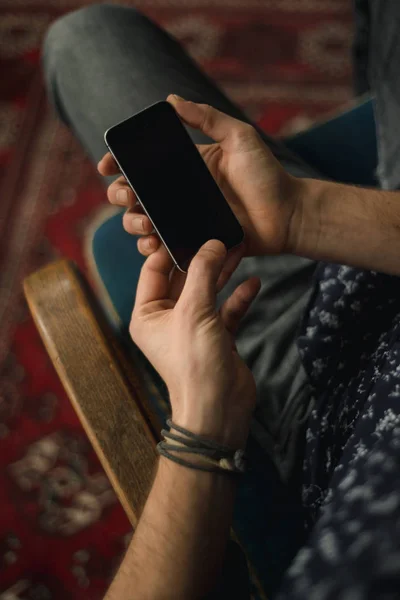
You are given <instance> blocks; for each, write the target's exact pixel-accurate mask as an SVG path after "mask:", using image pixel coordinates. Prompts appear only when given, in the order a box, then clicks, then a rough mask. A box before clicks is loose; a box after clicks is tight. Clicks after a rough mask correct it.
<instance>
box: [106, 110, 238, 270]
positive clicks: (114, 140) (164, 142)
mask: <svg viewBox="0 0 400 600" xmlns="http://www.w3.org/2000/svg"><path fill="white" fill-rule="evenodd" d="M105 139H106V143H107V145H108V147H109V148H110V150H111V152H112V153H113V155H114V157H115V159H116V160H117V162H118V164H119V167H120V169H121V170H122V172H123V173H124V175H125V177H126V179H127V180H128V183H129V184H130V185H131V186H132V188H133V189H134V191H135V193H136V194H137V196H138V198H139V200H140V202H141V204H142V205H143V207H144V209H145V211H146V212H147V214H148V216H149V217H150V219H151V221H152V222H153V225H154V227H155V229H156V230H157V231H158V233H159V235H160V237H161V239H162V240H163V242H164V243H165V245H166V246H167V248H168V249H169V251H170V253H171V254H172V256H173V258H174V260H175V262H176V263H177V265H178V266H179V267H180V268H181V269H182V270H186V269H187V266H188V264H189V262H190V259H191V258H192V257H193V255H194V254H195V253H196V252H197V250H198V249H199V248H200V246H202V245H203V244H204V243H205V242H206V241H207V240H210V239H218V240H221V241H222V242H223V243H224V244H225V246H226V247H227V248H228V249H230V248H232V247H234V246H236V245H238V244H240V243H241V241H242V240H243V230H242V228H241V226H240V224H239V222H238V220H237V219H236V217H235V215H234V214H233V212H232V210H231V208H230V206H229V204H228V203H227V201H226V200H225V198H224V196H223V195H222V192H221V191H220V189H219V187H218V185H217V184H216V182H215V181H214V178H213V177H212V175H211V173H210V172H209V170H208V168H207V166H206V164H205V163H204V161H203V159H202V157H201V155H200V153H199V152H198V150H197V148H196V146H195V145H194V144H193V142H192V140H191V138H190V137H189V134H188V133H187V131H186V129H185V127H184V126H183V124H182V122H181V121H180V119H179V117H178V115H177V114H176V112H175V110H174V108H173V107H172V106H171V105H170V104H169V103H168V102H158V103H157V104H154V105H153V106H150V107H149V108H147V109H145V110H143V111H142V112H140V113H138V114H136V115H134V116H133V117H130V118H129V119H127V120H126V121H123V122H121V123H119V124H118V125H116V126H115V127H112V128H111V129H109V130H108V131H107V132H106V135H105Z"/></svg>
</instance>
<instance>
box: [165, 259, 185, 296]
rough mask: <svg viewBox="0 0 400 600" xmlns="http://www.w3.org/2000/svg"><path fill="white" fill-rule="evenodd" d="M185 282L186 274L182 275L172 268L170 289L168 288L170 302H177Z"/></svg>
mask: <svg viewBox="0 0 400 600" xmlns="http://www.w3.org/2000/svg"><path fill="white" fill-rule="evenodd" d="M185 281H186V273H182V271H180V270H179V269H177V268H176V267H174V269H173V271H172V274H171V279H170V288H169V296H170V298H171V299H172V300H178V299H179V297H180V295H181V293H182V290H183V288H184V286H185Z"/></svg>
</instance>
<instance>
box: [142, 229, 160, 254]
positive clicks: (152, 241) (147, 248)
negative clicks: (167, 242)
mask: <svg viewBox="0 0 400 600" xmlns="http://www.w3.org/2000/svg"><path fill="white" fill-rule="evenodd" d="M137 246H138V250H139V252H140V254H143V256H150V254H153V253H154V252H156V251H157V250H158V249H159V247H160V246H162V244H161V241H160V238H159V237H158V236H156V235H155V234H152V235H146V236H145V237H141V238H139V239H138V241H137Z"/></svg>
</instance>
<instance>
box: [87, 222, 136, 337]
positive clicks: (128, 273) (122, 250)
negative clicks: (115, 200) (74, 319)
mask: <svg viewBox="0 0 400 600" xmlns="http://www.w3.org/2000/svg"><path fill="white" fill-rule="evenodd" d="M122 216H123V212H121V213H118V214H116V215H114V216H112V217H111V218H109V219H107V220H106V221H104V222H103V223H101V225H100V226H99V227H98V228H97V229H96V231H95V233H94V236H93V240H92V254H93V258H94V263H95V266H96V269H97V273H98V275H99V276H100V279H101V281H102V283H103V285H104V287H105V289H106V291H107V295H108V297H109V299H110V300H111V303H112V305H113V307H114V309H115V311H116V313H117V315H118V316H119V319H120V326H121V329H122V330H125V331H127V329H128V327H129V321H130V318H131V314H132V307H133V303H134V300H135V294H136V287H137V283H138V280H139V275H140V269H141V268H142V265H143V263H144V257H143V256H142V255H141V254H139V252H138V250H137V246H136V243H137V238H136V237H134V236H132V235H129V233H126V231H125V230H124V228H123V227H122Z"/></svg>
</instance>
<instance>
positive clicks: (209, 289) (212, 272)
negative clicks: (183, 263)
mask: <svg viewBox="0 0 400 600" xmlns="http://www.w3.org/2000/svg"><path fill="white" fill-rule="evenodd" d="M225 258H226V248H225V246H224V244H223V243H222V242H220V241H219V240H210V241H208V242H207V243H206V244H204V245H203V246H202V247H201V248H200V250H199V251H198V252H197V254H196V256H195V257H194V258H193V259H192V261H191V263H190V266H189V269H188V273H187V277H186V283H185V286H184V288H183V291H182V294H181V297H180V298H179V300H178V303H179V302H180V303H181V304H183V303H184V304H185V305H186V306H190V307H191V308H193V309H197V308H203V309H204V308H209V309H211V308H212V309H213V308H214V307H215V301H216V295H217V281H218V278H219V276H220V274H221V271H222V268H223V266H224V262H225Z"/></svg>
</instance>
